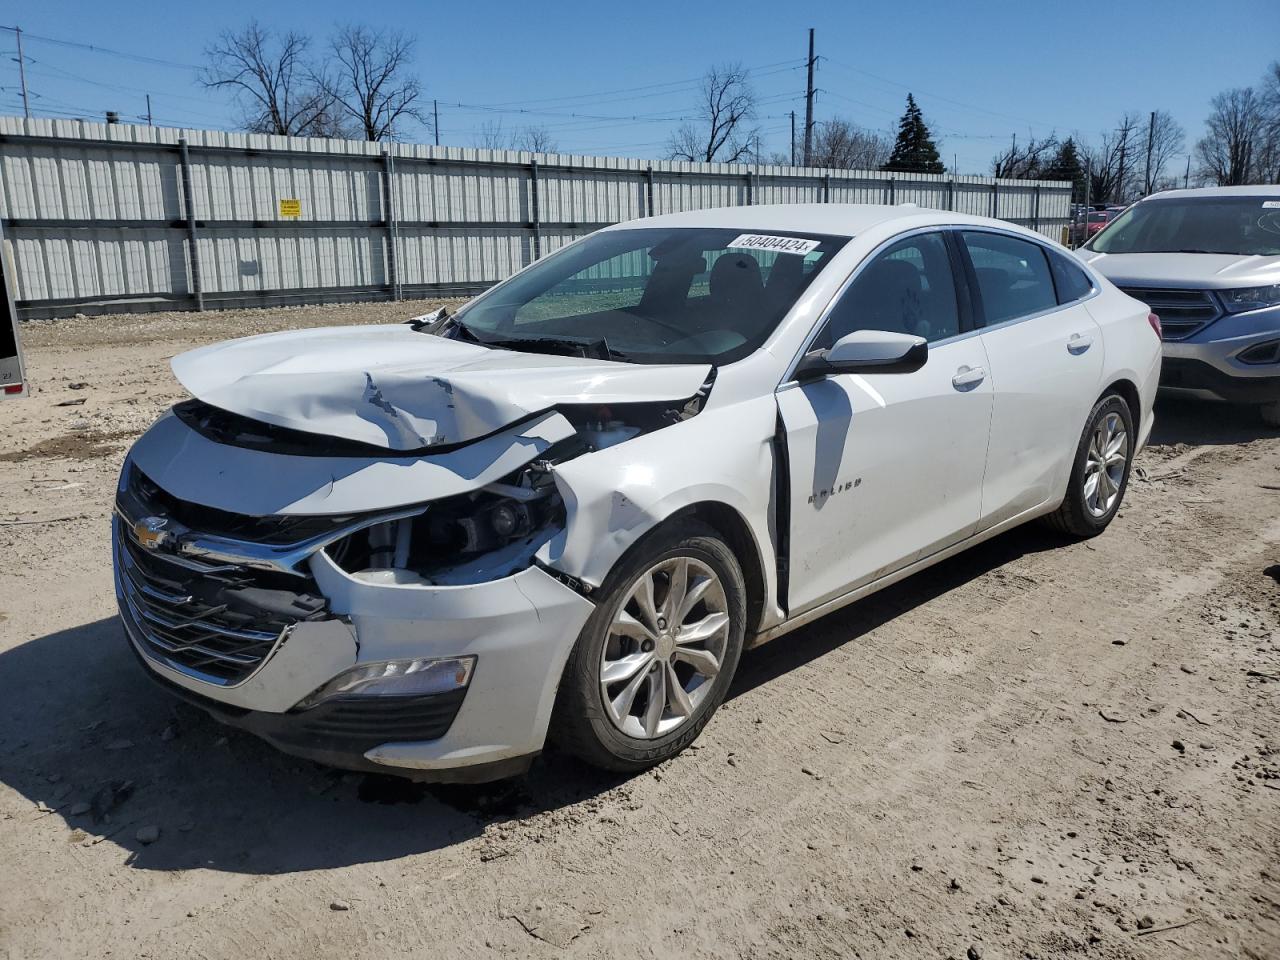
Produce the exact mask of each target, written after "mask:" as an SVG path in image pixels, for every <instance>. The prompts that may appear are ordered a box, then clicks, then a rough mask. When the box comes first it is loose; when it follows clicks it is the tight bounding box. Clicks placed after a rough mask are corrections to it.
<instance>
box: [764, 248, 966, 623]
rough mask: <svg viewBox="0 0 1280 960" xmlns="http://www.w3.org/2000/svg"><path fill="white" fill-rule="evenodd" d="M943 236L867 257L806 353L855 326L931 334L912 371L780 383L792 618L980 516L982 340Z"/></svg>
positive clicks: (948, 540) (939, 543)
mask: <svg viewBox="0 0 1280 960" xmlns="http://www.w3.org/2000/svg"><path fill="white" fill-rule="evenodd" d="M957 265H958V261H957V260H956V257H955V255H954V251H952V250H951V249H950V248H949V244H948V243H947V242H946V241H945V239H944V236H943V235H942V234H941V233H939V232H937V231H930V232H923V233H917V234H911V235H908V236H906V237H904V238H902V239H899V240H897V241H895V242H894V243H892V244H891V245H890V246H888V247H887V248H885V249H883V250H882V251H881V252H879V253H877V254H875V255H873V257H872V258H871V259H870V260H869V261H867V262H866V264H865V265H864V266H863V267H862V268H861V269H860V270H859V271H858V272H857V273H856V274H855V275H854V277H853V279H852V281H851V282H850V283H849V285H848V286H847V287H846V288H845V290H844V292H843V293H841V294H840V296H839V297H838V298H837V299H836V301H835V303H834V304H833V306H832V307H831V309H830V311H829V313H828V314H827V316H826V317H825V318H824V320H823V321H822V323H821V324H820V328H819V332H818V334H817V338H816V339H815V341H814V343H813V345H812V346H813V347H814V348H826V347H830V346H831V345H832V344H833V343H834V342H835V341H836V340H838V339H839V338H840V337H842V336H844V335H845V334H848V333H851V332H853V331H854V330H892V331H896V332H899V333H912V334H916V335H918V336H923V337H925V338H926V339H927V340H928V341H929V343H930V347H929V359H928V361H927V362H926V363H925V365H924V366H923V367H922V368H921V369H919V370H917V371H915V372H914V373H884V374H862V375H853V374H839V375H835V376H829V377H826V378H824V379H822V380H816V381H808V382H805V383H797V382H794V381H791V382H786V383H783V384H782V385H781V386H780V387H779V389H778V409H779V412H780V414H781V417H782V425H783V428H784V430H785V433H786V445H787V469H788V476H789V481H790V491H791V497H790V517H789V521H788V522H789V531H788V532H789V543H790V557H791V564H790V569H789V571H788V588H787V605H788V610H789V612H791V613H792V614H795V613H800V612H803V611H804V610H806V609H808V608H810V607H813V606H816V605H818V604H820V603H822V602H824V601H825V600H828V599H833V598H835V597H838V596H840V595H841V594H844V593H847V592H848V591H849V590H851V589H854V588H856V587H858V586H860V585H862V584H864V583H868V582H870V581H872V580H875V579H877V578H879V577H881V576H883V575H885V574H887V573H891V572H893V571H894V570H897V569H899V568H900V567H902V566H905V565H906V564H908V563H911V562H912V561H913V560H915V559H916V558H917V557H920V556H922V555H925V554H927V553H932V552H934V551H935V550H938V549H941V548H943V547H946V546H948V545H949V544H952V543H955V542H956V541H958V540H961V539H963V538H964V537H966V536H967V535H969V533H971V532H972V531H973V529H974V527H975V526H976V524H977V521H978V515H979V507H980V504H981V496H982V473H983V466H984V464H985V461H986V452H987V432H988V428H989V423H990V417H991V405H992V395H991V383H990V379H989V378H988V377H987V376H986V370H985V368H986V364H987V360H986V354H985V352H984V350H983V345H982V340H981V338H980V337H979V336H978V335H977V334H975V333H972V332H970V322H971V321H970V317H969V313H968V310H967V303H966V301H967V298H965V299H961V298H958V297H957V292H956V287H955V279H954V278H955V273H956V271H955V267H956V266H957Z"/></svg>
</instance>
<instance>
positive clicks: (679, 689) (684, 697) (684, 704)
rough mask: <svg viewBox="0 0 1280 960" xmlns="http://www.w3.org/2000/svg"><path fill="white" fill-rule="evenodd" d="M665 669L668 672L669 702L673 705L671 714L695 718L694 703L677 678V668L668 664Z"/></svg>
mask: <svg viewBox="0 0 1280 960" xmlns="http://www.w3.org/2000/svg"><path fill="white" fill-rule="evenodd" d="M663 669H665V670H666V672H667V702H668V703H669V704H670V705H671V712H672V713H678V714H680V716H682V717H691V716H693V701H692V700H690V699H689V694H687V693H685V690H684V685H683V684H681V682H680V678H679V677H678V676H676V669H675V667H673V666H671V664H669V663H668V664H665V665H664V667H663Z"/></svg>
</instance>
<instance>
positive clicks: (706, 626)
mask: <svg viewBox="0 0 1280 960" xmlns="http://www.w3.org/2000/svg"><path fill="white" fill-rule="evenodd" d="M646 584H647V586H646ZM746 611H747V603H746V586H745V583H744V580H743V576H742V569H741V567H740V566H739V564H738V561H737V559H736V558H735V557H734V555H733V552H732V551H731V550H730V549H729V547H728V546H727V545H726V544H725V542H724V541H723V540H722V539H721V538H720V536H719V535H718V534H717V533H716V532H715V530H713V529H712V528H711V527H709V526H707V525H706V524H703V523H700V522H697V521H689V522H686V523H681V524H679V525H678V528H676V527H671V528H666V529H660V530H658V531H657V532H655V533H653V534H651V535H650V536H649V537H648V538H647V539H645V540H644V541H642V542H641V544H640V545H639V546H638V547H637V548H636V549H635V550H633V551H632V552H631V553H630V554H629V555H628V556H627V557H626V558H624V559H623V561H622V562H621V563H620V564H619V565H618V566H617V568H615V569H614V570H613V571H612V572H611V573H610V574H609V576H608V577H607V578H606V579H605V582H604V584H603V585H602V586H601V589H600V593H599V599H598V600H597V602H596V609H595V611H594V612H593V613H592V614H591V617H590V618H589V619H588V620H587V623H586V625H585V626H584V627H583V629H582V633H581V635H580V636H579V637H578V641H577V643H576V644H575V646H574V648H573V652H572V653H571V654H570V655H569V661H568V663H567V664H566V666H565V672H564V676H563V677H562V678H561V680H560V691H559V694H558V695H557V698H556V707H555V712H554V713H553V715H552V719H551V730H550V735H551V738H552V740H553V741H554V742H555V743H556V744H557V745H559V746H560V747H562V748H563V749H565V750H566V751H568V752H569V753H572V754H574V755H576V756H577V757H579V758H580V759H582V760H584V761H586V762H587V763H589V764H592V765H593V766H597V767H602V768H604V769H606V770H618V771H624V772H637V771H640V770H644V769H645V768H647V767H651V766H653V765H654V764H657V763H661V762H662V761H664V760H667V759H669V758H671V757H674V756H675V755H676V754H678V753H679V752H680V751H682V750H683V749H684V748H685V747H687V746H688V745H689V744H690V743H692V742H693V741H694V739H695V738H696V737H697V736H698V734H699V733H701V732H702V728H703V727H704V726H706V724H707V721H708V720H710V719H711V715H712V714H713V713H714V712H715V711H716V709H717V708H718V707H719V706H720V704H721V703H722V702H723V701H724V697H725V694H726V693H727V692H728V689H729V684H730V683H731V682H732V680H733V675H734V672H735V670H736V669H737V666H738V660H739V658H740V657H741V655H742V647H743V637H744V634H745V629H746ZM695 628H696V629H695Z"/></svg>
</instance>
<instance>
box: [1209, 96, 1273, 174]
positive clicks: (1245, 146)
mask: <svg viewBox="0 0 1280 960" xmlns="http://www.w3.org/2000/svg"><path fill="white" fill-rule="evenodd" d="M1210 103H1211V105H1212V107H1213V110H1212V112H1211V113H1210V114H1209V119H1208V120H1207V121H1206V122H1205V127H1206V131H1205V135H1204V136H1203V137H1202V138H1201V139H1200V141H1199V142H1198V143H1197V144H1196V157H1197V158H1198V159H1199V161H1200V169H1201V172H1202V174H1203V175H1204V176H1205V177H1206V178H1208V179H1210V180H1213V181H1214V182H1215V183H1217V184H1218V185H1219V186H1237V185H1239V184H1244V183H1250V182H1252V181H1253V180H1254V178H1255V176H1256V175H1257V173H1258V169H1257V161H1258V160H1259V159H1260V158H1259V156H1258V154H1259V150H1260V148H1262V147H1264V139H1265V135H1266V132H1267V128H1268V123H1267V116H1266V111H1265V109H1264V106H1263V101H1262V98H1261V97H1259V96H1258V94H1257V93H1255V92H1254V90H1253V88H1252V87H1236V88H1235V89H1234V90H1227V91H1224V92H1223V93H1220V94H1218V95H1217V96H1216V97H1214V98H1213V100H1212V101H1210Z"/></svg>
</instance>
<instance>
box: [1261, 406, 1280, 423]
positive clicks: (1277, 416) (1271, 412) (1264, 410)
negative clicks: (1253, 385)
mask: <svg viewBox="0 0 1280 960" xmlns="http://www.w3.org/2000/svg"><path fill="white" fill-rule="evenodd" d="M1258 412H1259V413H1260V414H1262V422H1263V423H1265V424H1266V425H1267V426H1269V427H1280V400H1276V401H1274V402H1273V403H1264V404H1263V405H1262V406H1261V407H1259V408H1258Z"/></svg>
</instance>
